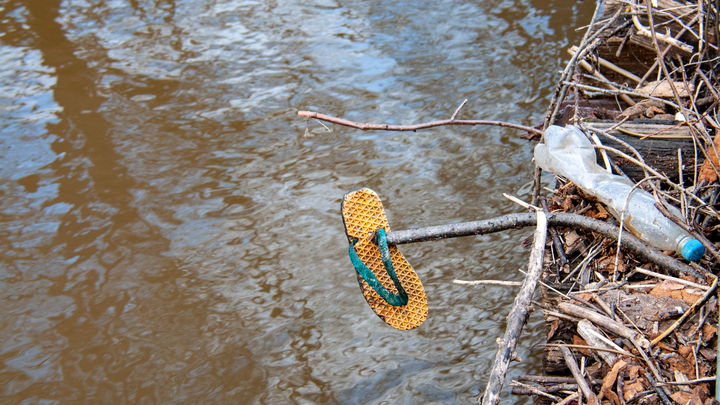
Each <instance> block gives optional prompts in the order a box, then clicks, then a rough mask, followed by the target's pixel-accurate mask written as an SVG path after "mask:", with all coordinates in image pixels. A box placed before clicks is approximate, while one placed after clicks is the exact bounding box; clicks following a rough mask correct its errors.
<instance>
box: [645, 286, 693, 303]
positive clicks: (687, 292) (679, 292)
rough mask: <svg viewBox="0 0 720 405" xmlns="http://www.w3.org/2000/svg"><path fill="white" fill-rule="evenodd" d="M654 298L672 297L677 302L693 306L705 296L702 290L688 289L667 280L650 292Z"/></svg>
mask: <svg viewBox="0 0 720 405" xmlns="http://www.w3.org/2000/svg"><path fill="white" fill-rule="evenodd" d="M650 295H652V296H653V297H657V298H660V297H670V298H673V299H676V300H683V301H685V303H686V304H688V305H692V304H694V303H695V302H697V300H699V299H700V298H701V297H702V296H703V292H702V290H700V289H698V288H693V287H688V286H686V285H684V284H680V283H678V282H675V281H671V280H665V281H663V282H662V283H660V284H658V285H657V286H655V288H653V289H652V290H650Z"/></svg>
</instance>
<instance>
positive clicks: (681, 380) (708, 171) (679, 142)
mask: <svg viewBox="0 0 720 405" xmlns="http://www.w3.org/2000/svg"><path fill="white" fill-rule="evenodd" d="M718 7H720V4H718V2H703V1H700V2H681V1H669V0H657V1H646V2H636V1H632V2H629V1H620V0H608V1H605V2H599V6H598V9H597V11H596V14H595V16H594V18H593V21H592V22H591V24H590V27H589V28H588V30H587V32H586V34H585V36H584V38H583V40H582V42H581V44H580V45H579V46H577V47H572V48H570V49H569V50H568V51H569V53H570V55H571V59H570V62H569V63H568V65H567V67H566V68H565V70H564V71H563V74H562V77H561V78H560V80H559V81H558V86H557V88H556V89H555V92H554V94H553V98H552V101H551V104H550V106H549V107H548V109H547V113H546V117H545V120H544V122H543V125H542V126H541V127H539V128H541V129H543V130H547V128H549V127H550V125H561V126H565V125H574V126H575V128H578V129H579V130H581V131H582V132H583V133H585V134H586V135H587V137H588V139H590V140H591V141H594V143H595V145H594V148H595V149H596V150H597V151H600V152H603V153H598V154H597V155H598V158H597V161H598V164H600V165H601V166H603V167H606V168H607V171H608V172H609V173H613V174H616V175H618V176H623V177H625V178H627V179H629V180H630V181H631V182H632V184H635V187H637V188H642V189H644V190H646V191H647V192H649V193H651V194H652V196H653V197H654V199H655V204H654V206H655V207H657V208H658V209H659V210H661V211H662V212H663V214H665V216H667V217H668V218H670V219H671V220H672V221H674V222H676V223H678V225H680V226H681V227H682V228H683V229H685V231H687V232H688V233H689V234H691V235H692V236H693V237H695V238H697V239H698V240H699V241H700V242H701V243H702V244H703V246H704V247H705V250H706V254H705V255H704V257H703V258H701V259H700V260H699V261H697V262H695V263H692V262H691V263H688V264H689V265H690V266H691V267H692V268H693V271H692V272H675V273H674V274H673V272H672V271H668V269H666V268H660V267H659V266H658V265H657V264H654V263H650V262H648V260H647V259H645V258H643V257H640V256H639V255H637V254H636V253H635V252H632V251H630V250H628V249H626V248H625V247H623V246H622V245H621V246H618V243H617V238H616V239H615V240H611V239H608V238H607V237H605V236H603V235H599V234H598V233H596V232H588V231H586V230H583V229H578V228H573V227H554V228H551V232H554V233H556V234H557V237H553V238H551V240H550V241H549V242H548V249H547V250H546V253H545V258H544V260H545V261H544V266H543V276H542V286H541V287H540V288H541V291H542V302H536V303H535V304H536V305H537V306H538V307H540V308H542V311H543V315H544V318H545V338H546V343H545V344H542V345H539V346H542V347H543V349H544V358H543V375H541V376H522V377H520V378H518V379H517V383H515V382H514V383H513V384H511V385H513V393H514V394H516V395H532V396H533V397H534V398H535V402H536V403H543V404H545V403H556V404H560V403H572V402H575V403H590V404H593V403H596V404H599V403H602V404H615V405H625V404H635V403H638V404H664V405H670V404H678V405H686V404H693V405H699V404H709V403H715V402H716V399H715V398H714V397H716V395H717V394H716V389H717V388H718V384H717V381H716V378H717V377H716V375H717V347H718V336H717V335H718V327H717V325H718V300H717V284H718V279H717V274H718V271H719V270H720V256H718V253H717V248H718V242H719V241H720V233H719V232H718V230H720V216H718V212H717V202H718V201H717V199H718V194H720V186H718V183H717V173H718V167H720V166H719V165H718V159H717V155H718V148H717V147H716V145H715V143H716V136H715V134H716V132H717V129H718V128H720V126H718V118H717V109H718V103H719V102H720V96H719V95H718V88H717V87H718V77H717V74H718V73H720V71H718V66H719V65H718V62H717V59H718V56H719V55H720V52H719V51H718V38H720V36H719V35H718V24H717V23H716V22H717V21H718V20H719V18H718V17H719V15H720V10H719V9H718ZM529 136H532V137H533V138H535V139H538V140H540V141H541V142H542V141H544V139H542V138H543V137H542V136H541V137H537V136H535V135H533V134H529ZM540 172H541V171H540V170H539V169H536V177H535V187H534V190H533V196H534V198H533V200H534V201H543V200H544V197H543V195H546V197H545V198H546V199H547V200H546V206H547V210H548V211H549V212H551V213H555V212H557V213H575V214H582V215H585V216H588V217H591V218H596V219H599V220H602V221H607V222H610V223H615V224H619V222H620V219H621V218H622V216H620V218H617V216H618V212H617V211H616V210H612V209H610V208H608V206H607V205H605V204H602V203H600V202H598V200H597V198H595V197H594V196H592V195H589V194H588V193H587V192H584V191H583V190H581V189H580V188H579V187H577V186H576V184H574V183H572V182H570V181H568V180H567V179H566V178H564V177H562V176H558V175H556V176H555V178H556V181H557V184H556V186H555V187H553V188H552V189H549V188H547V187H545V188H543V187H542V185H541V182H540ZM670 207H672V210H676V213H677V212H679V213H680V215H676V214H672V213H670V212H669V211H670V209H669V208H670ZM648 209H652V207H648ZM623 221H625V219H623ZM626 232H627V230H626ZM665 254H667V255H668V256H675V257H678V255H677V253H676V252H672V251H669V252H665ZM678 258H679V259H680V260H682V258H680V257H678ZM576 363H579V366H578V364H576Z"/></svg>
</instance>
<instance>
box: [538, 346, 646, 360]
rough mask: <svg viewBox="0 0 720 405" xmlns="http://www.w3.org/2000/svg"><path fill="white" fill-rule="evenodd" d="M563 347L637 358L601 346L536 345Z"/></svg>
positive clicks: (622, 351) (621, 351)
mask: <svg viewBox="0 0 720 405" xmlns="http://www.w3.org/2000/svg"><path fill="white" fill-rule="evenodd" d="M561 346H564V347H568V348H570V349H587V350H596V351H599V352H608V353H615V354H621V355H623V356H629V357H635V355H633V354H631V353H628V352H626V351H624V350H615V349H610V348H607V347H599V346H588V345H571V344H562V343H540V344H537V345H535V347H561Z"/></svg>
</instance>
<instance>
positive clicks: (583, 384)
mask: <svg viewBox="0 0 720 405" xmlns="http://www.w3.org/2000/svg"><path fill="white" fill-rule="evenodd" d="M560 352H561V353H562V355H563V357H564V358H565V364H567V366H568V368H569V369H570V372H571V373H572V375H573V377H575V381H577V383H578V386H579V387H580V390H581V391H582V393H583V395H585V398H587V399H588V404H589V405H598V404H599V402H598V399H597V396H596V395H595V393H594V392H593V391H592V390H591V389H590V385H588V383H587V381H585V377H583V375H582V373H580V368H579V367H578V365H577V362H576V361H575V357H574V356H573V354H572V352H570V349H568V348H567V347H560Z"/></svg>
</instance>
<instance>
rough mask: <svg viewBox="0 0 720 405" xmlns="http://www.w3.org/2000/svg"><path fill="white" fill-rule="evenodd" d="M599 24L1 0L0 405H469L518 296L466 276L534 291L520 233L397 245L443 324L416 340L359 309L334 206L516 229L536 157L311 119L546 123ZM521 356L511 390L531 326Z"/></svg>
mask: <svg viewBox="0 0 720 405" xmlns="http://www.w3.org/2000/svg"><path fill="white" fill-rule="evenodd" d="M593 10H594V4H593V3H592V2H591V1H589V0H586V1H585V2H576V1H571V0H556V1H549V2H545V1H538V0H514V1H510V0H508V1H461V0H448V1H431V2H423V1H421V2H387V1H377V0H371V1H356V0H348V1H335V0H317V1H291V0H288V1H231V0H204V1H189V0H187V1H181V0H158V1H145V0H108V1H99V0H64V1H58V0H34V1H32V0H6V1H0V14H1V17H2V18H0V24H1V25H2V31H1V32H2V34H0V35H1V36H0V74H1V75H2V81H0V105H1V106H2V109H0V196H1V200H0V208H1V210H2V211H1V214H0V252H1V253H0V257H1V258H2V262H1V267H0V287H1V289H0V303H1V304H0V305H1V306H0V311H1V312H0V342H1V343H0V347H1V353H0V358H1V359H2V362H1V363H0V364H1V365H0V367H1V370H0V381H2V384H1V387H2V389H1V391H0V397H2V401H0V402H2V403H5V404H77V403H87V404H94V403H107V404H124V403H127V404H153V403H157V404H290V403H297V404H311V403H316V404H333V403H338V404H381V403H392V404H399V403H405V404H415V403H448V404H449V403H468V402H473V401H475V397H476V396H477V395H478V394H479V393H480V392H481V390H482V389H483V388H484V386H485V384H486V382H487V380H486V378H487V372H488V370H489V368H490V365H491V363H492V360H493V357H494V352H495V348H496V345H495V339H496V338H497V337H499V336H501V334H502V332H503V330H504V318H505V316H506V314H507V312H508V310H509V307H510V305H511V304H512V301H513V298H514V294H515V293H516V290H513V289H508V288H495V287H486V288H468V287H465V286H458V285H454V284H452V280H453V279H478V278H485V279H504V280H520V279H521V277H522V276H521V274H519V273H518V271H517V270H518V269H519V268H522V267H525V266H526V262H527V253H526V252H523V250H522V249H521V247H520V246H519V240H520V239H521V238H522V237H524V236H525V235H527V234H528V233H529V231H527V230H519V231H513V232H504V233H500V234H496V235H492V236H486V237H476V238H465V239H457V240H449V241H442V242H434V243H425V244H418V245H405V246H402V247H401V250H402V251H403V253H404V254H405V256H406V257H407V258H408V260H409V261H410V262H411V264H412V265H413V266H414V267H415V269H416V270H417V272H418V273H419V275H420V277H421V279H422V281H423V284H424V286H425V289H426V291H427V295H428V299H429V307H430V315H429V318H428V320H427V321H426V322H425V324H424V325H422V326H421V327H420V328H418V329H416V330H413V331H409V332H402V331H397V330H395V329H392V328H390V327H388V326H386V325H385V324H384V323H383V322H382V321H380V320H379V319H378V318H377V317H376V316H375V315H374V314H373V313H372V312H371V310H370V308H369V307H368V306H367V305H366V303H365V301H364V299H363V297H362V295H361V294H360V290H359V288H358V285H357V282H356V278H355V274H354V270H353V268H352V267H351V265H350V261H349V259H348V257H347V241H346V240H345V238H344V236H343V228H342V221H341V218H340V214H339V207H340V200H341V198H342V196H343V194H344V193H346V192H347V191H349V190H351V189H353V188H356V187H359V186H366V187H370V188H373V189H374V190H375V191H377V192H378V193H379V194H380V196H381V197H382V198H383V201H384V204H385V208H386V211H387V214H388V216H389V220H390V224H391V226H392V227H393V229H403V228H407V227H419V226H426V225H440V224H447V223H452V222H457V221H465V220H476V219H485V218H491V217H495V216H498V215H501V214H506V213H510V212H517V211H518V207H516V206H514V205H513V204H512V203H510V202H508V201H507V200H505V199H504V198H503V197H502V193H503V192H508V193H511V194H514V195H517V196H519V197H521V198H526V199H527V198H528V194H529V190H530V186H531V180H532V179H531V173H532V163H531V162H530V158H531V154H532V146H533V145H532V144H531V143H528V142H526V141H524V140H522V139H520V136H521V135H522V134H521V133H520V132H518V131H515V130H510V129H503V128H491V127H478V128H459V127H449V128H436V129H431V130H425V131H420V132H415V133H390V132H361V131H357V130H352V129H349V128H344V127H339V126H329V128H330V129H331V130H332V132H328V131H327V130H326V129H325V128H323V127H322V126H321V125H320V124H318V123H317V122H315V121H310V122H308V123H307V124H306V122H305V120H303V119H301V118H299V117H297V115H296V112H297V111H298V110H315V111H320V112H324V113H327V114H331V115H336V116H341V117H344V118H348V119H351V120H355V121H360V122H374V123H379V122H388V123H418V122H423V121H429V120H436V119H445V118H449V116H450V115H451V114H452V112H453V111H454V110H455V108H457V106H458V105H459V104H460V103H461V102H462V100H463V99H465V98H467V99H468V104H467V106H466V107H465V108H464V109H463V110H462V112H461V113H460V117H461V118H465V119H471V118H475V119H492V120H502V121H508V122H515V123H521V124H526V125H532V124H535V123H537V122H539V121H540V120H541V119H542V116H543V114H544V110H545V106H546V105H547V102H548V100H549V94H550V91H551V90H552V88H553V86H554V83H555V80H556V79H557V77H558V74H557V71H558V70H559V69H561V68H562V67H564V64H565V61H566V60H567V55H566V53H565V49H566V48H567V47H568V46H569V45H570V44H571V43H574V42H576V41H577V40H578V38H579V37H580V36H581V34H582V32H576V31H575V27H577V26H580V25H583V24H585V23H587V22H588V21H589V20H590V16H591V14H592V12H593ZM306 125H307V128H308V130H309V133H308V134H307V135H306V134H305V129H306ZM525 336H526V338H527V339H526V340H524V341H523V342H522V343H521V348H520V349H519V354H520V356H521V357H522V358H523V360H524V361H523V362H522V363H521V364H514V365H513V367H512V368H511V371H510V375H509V376H510V377H513V376H517V375H519V374H522V373H528V372H539V371H540V368H541V364H540V353H541V351H540V350H539V349H533V348H532V343H533V342H534V343H537V342H540V341H541V340H542V320H541V317H540V315H539V314H537V313H536V314H534V315H533V316H532V317H531V319H530V323H529V325H528V327H527V328H526V334H525ZM533 337H535V338H534V339H533ZM507 391H509V390H506V392H507ZM504 401H505V402H506V403H514V402H526V401H527V400H526V399H522V398H514V397H511V396H509V395H508V394H507V393H506V394H505V399H504Z"/></svg>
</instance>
